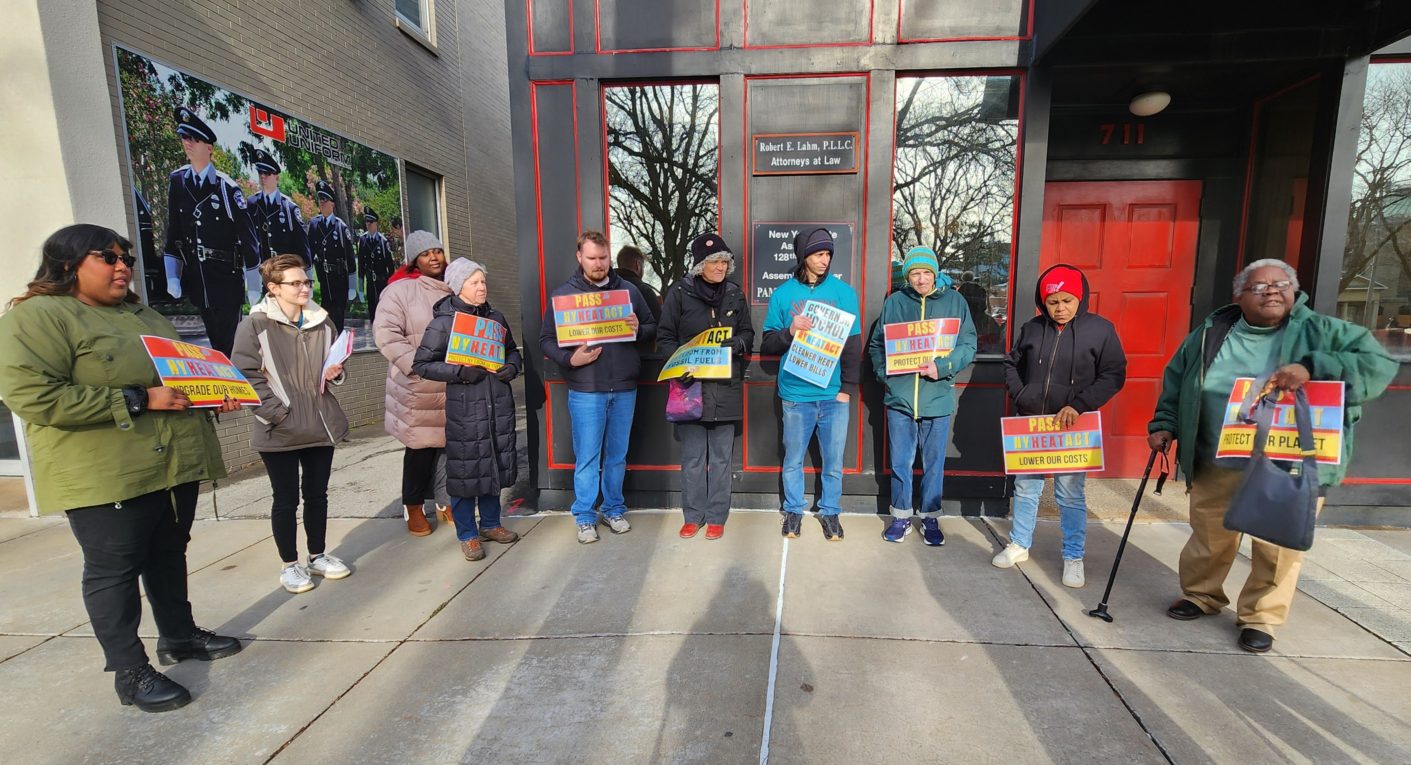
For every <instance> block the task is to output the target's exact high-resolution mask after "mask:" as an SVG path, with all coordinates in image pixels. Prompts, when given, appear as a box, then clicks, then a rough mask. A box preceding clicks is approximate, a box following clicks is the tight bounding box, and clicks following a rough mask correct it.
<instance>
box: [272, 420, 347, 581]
mask: <svg viewBox="0 0 1411 765" xmlns="http://www.w3.org/2000/svg"><path fill="white" fill-rule="evenodd" d="M260 459H262V460H264V462H265V473H267V474H268V475H269V485H270V488H271V489H273V491H274V505H273V506H272V507H270V511H269V524H270V526H271V527H272V528H273V529H274V546H275V547H276V548H278V549H279V559H280V560H282V561H284V562H285V563H293V562H295V561H297V560H299V529H298V525H299V519H298V514H299V493H300V483H299V469H300V468H303V470H304V480H303V487H302V488H303V495H304V537H305V539H307V540H308V543H309V557H313V556H315V555H318V554H320V553H322V552H323V548H324V538H325V536H326V535H327V532H328V474H329V473H330V472H332V470H333V447H331V446H310V447H308V448H305V449H296V450H294V451H292V452H260Z"/></svg>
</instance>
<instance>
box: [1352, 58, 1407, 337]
mask: <svg viewBox="0 0 1411 765" xmlns="http://www.w3.org/2000/svg"><path fill="white" fill-rule="evenodd" d="M1338 315H1339V316H1341V317H1342V318H1343V319H1346V320H1348V321H1351V322H1356V323H1358V324H1361V325H1362V326H1364V327H1367V328H1368V329H1370V330H1372V333H1373V334H1374V335H1376V337H1377V339H1379V340H1381V341H1382V343H1384V344H1385V345H1386V347H1387V349H1388V350H1390V351H1391V353H1392V355H1394V356H1396V358H1397V359H1399V360H1400V361H1402V362H1411V62H1408V63H1385V64H1380V63H1373V64H1372V65H1371V66H1370V67H1369V68H1368V72H1367V94H1366V97H1365V98H1364V100H1363V102H1362V128H1361V135H1360V136H1359V138H1358V141H1357V164H1356V165H1355V167H1354V170H1353V176H1352V212H1351V215H1350V216H1349V218H1348V222H1347V252H1346V253H1345V255H1344V257H1343V270H1342V278H1341V279H1340V280H1339V282H1338Z"/></svg>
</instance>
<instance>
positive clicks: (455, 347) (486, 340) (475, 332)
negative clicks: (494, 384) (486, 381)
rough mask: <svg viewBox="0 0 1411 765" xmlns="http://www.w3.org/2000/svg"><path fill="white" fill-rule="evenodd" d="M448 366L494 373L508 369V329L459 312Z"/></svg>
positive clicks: (455, 322) (454, 325)
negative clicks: (481, 369) (506, 348)
mask: <svg viewBox="0 0 1411 765" xmlns="http://www.w3.org/2000/svg"><path fill="white" fill-rule="evenodd" d="M446 363H447V364H460V365H461V366H466V367H485V368H486V369H488V370H490V371H491V372H493V371H495V370H497V369H499V368H500V367H502V366H504V365H505V327H504V325H503V324H501V323H499V322H498V321H495V320H494V319H487V318H485V317H484V316H471V315H470V314H468V313H461V312H459V311H457V312H456V318H455V320H454V321H453V322H452V323H451V342H450V345H449V346H448V347H447V348H446Z"/></svg>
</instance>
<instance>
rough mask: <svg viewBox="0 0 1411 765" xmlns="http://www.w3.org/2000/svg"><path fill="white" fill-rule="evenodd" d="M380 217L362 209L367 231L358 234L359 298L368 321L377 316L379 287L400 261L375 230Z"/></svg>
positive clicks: (370, 210)
mask: <svg viewBox="0 0 1411 765" xmlns="http://www.w3.org/2000/svg"><path fill="white" fill-rule="evenodd" d="M380 220H381V219H380V218H378V217H377V211H376V210H373V209H372V208H371V207H364V208H363V225H364V226H365V227H366V228H367V231H366V232H364V233H363V235H362V236H359V237H358V275H359V276H360V277H362V278H361V286H362V288H363V290H364V291H363V292H360V293H359V297H360V298H361V299H362V301H363V302H364V303H365V304H367V322H368V324H371V323H372V320H373V319H374V318H376V317H377V296H378V295H380V294H382V288H383V287H386V286H387V280H388V279H390V278H392V272H393V271H395V270H396V269H397V264H398V263H400V262H401V261H398V260H393V257H392V245H391V244H390V243H389V242H388V241H387V237H386V236H384V235H383V234H382V233H381V232H379V231H378V230H377V228H378V224H379V221H380Z"/></svg>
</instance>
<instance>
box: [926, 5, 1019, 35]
mask: <svg viewBox="0 0 1411 765" xmlns="http://www.w3.org/2000/svg"><path fill="white" fill-rule="evenodd" d="M900 2H901V38H900V39H901V41H902V42H906V41H907V40H954V39H956V38H964V37H1018V36H1020V35H1022V34H1023V33H1024V31H1025V29H1024V26H1025V23H1026V21H1027V14H1028V9H1027V8H1026V7H1025V6H1026V3H1025V0H991V1H990V2H985V3H957V2H955V0H900Z"/></svg>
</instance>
